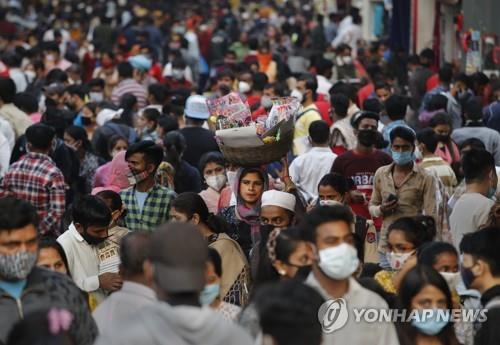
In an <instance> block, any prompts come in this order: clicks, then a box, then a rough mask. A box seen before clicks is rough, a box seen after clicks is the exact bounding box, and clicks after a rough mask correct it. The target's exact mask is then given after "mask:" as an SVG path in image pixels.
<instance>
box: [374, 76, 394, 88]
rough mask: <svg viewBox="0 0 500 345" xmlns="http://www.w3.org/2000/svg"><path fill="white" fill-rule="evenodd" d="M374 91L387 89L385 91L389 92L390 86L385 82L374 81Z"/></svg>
mask: <svg viewBox="0 0 500 345" xmlns="http://www.w3.org/2000/svg"><path fill="white" fill-rule="evenodd" d="M374 89H375V91H377V90H378V89H387V90H389V91H390V90H391V86H390V85H389V83H387V82H386V81H385V80H383V79H382V80H381V79H379V80H376V81H375V86H374Z"/></svg>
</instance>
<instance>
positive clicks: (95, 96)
mask: <svg viewBox="0 0 500 345" xmlns="http://www.w3.org/2000/svg"><path fill="white" fill-rule="evenodd" d="M89 97H90V101H91V102H96V103H99V102H102V101H103V100H104V95H103V94H102V92H90V93H89Z"/></svg>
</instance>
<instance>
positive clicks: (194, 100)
mask: <svg viewBox="0 0 500 345" xmlns="http://www.w3.org/2000/svg"><path fill="white" fill-rule="evenodd" d="M184 114H186V116H188V117H191V118H193V119H198V120H206V119H208V117H209V116H210V113H209V112H208V106H207V98H206V97H204V96H200V95H193V96H189V98H188V99H187V100H186V109H185V110H184Z"/></svg>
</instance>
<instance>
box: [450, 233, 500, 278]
mask: <svg viewBox="0 0 500 345" xmlns="http://www.w3.org/2000/svg"><path fill="white" fill-rule="evenodd" d="M498 248H500V231H499V229H498V228H496V227H487V228H484V229H481V230H478V231H475V232H471V233H468V234H465V235H464V237H463V238H462V241H461V242H460V252H461V253H464V254H469V255H472V256H473V257H474V259H476V260H477V259H481V260H483V261H486V263H487V264H488V266H489V268H490V271H491V275H492V276H494V277H500V251H499V250H498Z"/></svg>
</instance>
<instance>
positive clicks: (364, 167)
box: [332, 150, 392, 229]
mask: <svg viewBox="0 0 500 345" xmlns="http://www.w3.org/2000/svg"><path fill="white" fill-rule="evenodd" d="M391 163H392V158H391V157H390V156H389V155H388V154H387V153H385V152H383V151H380V150H375V151H374V152H373V153H371V154H368V155H363V154H360V153H356V152H355V151H354V150H351V151H347V152H346V153H344V154H342V155H340V156H338V157H337V159H335V162H334V163H333V166H332V172H334V173H338V174H341V175H343V176H345V177H348V178H351V179H352V181H353V182H354V185H355V186H356V189H357V190H358V191H360V192H362V193H363V194H364V195H365V198H366V201H365V202H364V203H361V204H354V203H351V204H350V206H351V208H352V210H353V211H354V213H355V214H357V215H359V216H361V217H365V218H366V219H372V217H371V215H370V212H369V211H368V203H369V202H370V199H371V197H372V191H373V178H374V176H375V172H376V171H377V170H378V168H380V167H382V166H384V165H389V164H391ZM373 222H374V223H375V227H376V228H377V229H380V227H381V226H382V219H380V218H375V219H373Z"/></svg>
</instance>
